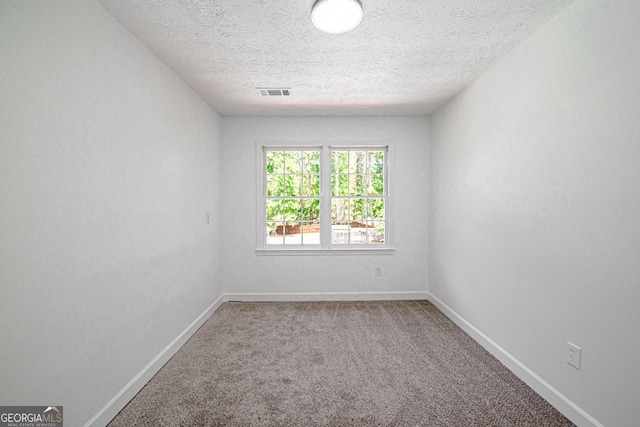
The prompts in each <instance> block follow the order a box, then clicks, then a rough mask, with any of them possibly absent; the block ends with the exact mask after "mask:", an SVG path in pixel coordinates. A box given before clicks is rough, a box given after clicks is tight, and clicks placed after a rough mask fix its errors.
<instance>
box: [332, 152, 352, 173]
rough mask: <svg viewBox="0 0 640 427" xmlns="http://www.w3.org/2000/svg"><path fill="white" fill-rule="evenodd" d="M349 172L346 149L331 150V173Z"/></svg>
mask: <svg viewBox="0 0 640 427" xmlns="http://www.w3.org/2000/svg"><path fill="white" fill-rule="evenodd" d="M347 172H349V152H348V151H332V152H331V173H332V174H335V173H347Z"/></svg>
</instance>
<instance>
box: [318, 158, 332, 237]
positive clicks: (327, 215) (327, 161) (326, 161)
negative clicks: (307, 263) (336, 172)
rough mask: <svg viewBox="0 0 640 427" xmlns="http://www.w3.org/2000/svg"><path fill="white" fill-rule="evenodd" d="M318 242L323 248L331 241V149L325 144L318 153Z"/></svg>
mask: <svg viewBox="0 0 640 427" xmlns="http://www.w3.org/2000/svg"><path fill="white" fill-rule="evenodd" d="M320 231H321V236H320V243H321V245H322V247H323V248H324V249H327V248H328V247H329V244H330V242H331V151H330V149H329V147H327V146H326V145H325V146H323V147H322V149H321V153H320Z"/></svg>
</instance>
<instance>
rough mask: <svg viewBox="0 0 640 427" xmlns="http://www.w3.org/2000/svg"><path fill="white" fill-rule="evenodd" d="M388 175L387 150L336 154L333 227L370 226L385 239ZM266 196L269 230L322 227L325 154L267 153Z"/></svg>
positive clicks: (333, 156)
mask: <svg viewBox="0 0 640 427" xmlns="http://www.w3.org/2000/svg"><path fill="white" fill-rule="evenodd" d="M384 173H385V171H384V151H382V150H352V149H349V150H332V151H331V196H332V198H331V223H332V224H351V223H361V224H365V225H366V226H367V227H370V230H374V229H375V230H377V233H374V234H377V235H378V236H380V237H379V239H381V240H384V221H385V218H384V212H385V206H384V199H383V198H381V197H380V196H383V195H384V185H385V183H384ZM266 195H267V200H266V216H267V217H266V220H267V226H268V227H269V228H271V229H275V228H276V227H277V226H278V225H283V224H289V225H291V224H312V223H319V221H320V151H319V150H308V151H305V150H283V151H267V153H266ZM379 241H380V240H379Z"/></svg>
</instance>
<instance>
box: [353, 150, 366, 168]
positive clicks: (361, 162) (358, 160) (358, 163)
mask: <svg viewBox="0 0 640 427" xmlns="http://www.w3.org/2000/svg"><path fill="white" fill-rule="evenodd" d="M365 166H366V156H365V152H364V151H349V173H363V172H364V171H365Z"/></svg>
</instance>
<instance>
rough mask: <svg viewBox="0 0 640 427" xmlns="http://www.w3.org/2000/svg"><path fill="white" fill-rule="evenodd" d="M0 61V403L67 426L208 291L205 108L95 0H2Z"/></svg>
mask: <svg viewBox="0 0 640 427" xmlns="http://www.w3.org/2000/svg"><path fill="white" fill-rule="evenodd" d="M0 64H1V65H0V139H1V141H0V203H1V207H0V227H1V232H0V319H1V326H0V342H1V345H0V361H1V362H0V384H2V386H0V404H1V405H9V404H12V405H52V404H53V405H63V406H64V414H65V425H69V426H77V425H81V424H82V423H84V422H86V421H87V420H88V419H89V418H91V417H92V416H93V415H94V414H96V413H97V412H98V411H99V410H100V408H102V406H103V405H104V404H105V403H107V401H109V399H111V398H112V397H113V396H114V395H115V394H116V393H117V392H118V391H119V390H120V389H121V388H122V387H123V386H125V384H127V383H128V382H129V381H130V380H131V379H132V378H133V377H134V376H135V375H136V374H137V373H138V372H140V370H141V369H142V368H143V367H144V366H145V365H147V363H149V362H150V361H151V360H152V358H153V357H155V356H156V355H158V353H159V352H160V351H161V350H162V349H163V348H164V347H165V346H166V345H167V344H169V343H170V342H171V341H172V340H173V339H174V338H176V336H177V335H178V334H179V333H180V332H182V331H183V330H184V329H185V328H186V327H187V326H188V325H189V324H190V323H191V322H192V321H194V319H196V317H197V316H198V315H200V314H201V313H202V312H203V311H204V310H205V309H206V308H207V307H208V306H209V305H210V304H211V303H212V302H213V301H214V300H215V299H216V298H217V297H218V296H219V295H221V293H222V286H221V284H220V282H219V280H217V278H216V276H217V270H218V269H219V264H218V262H217V260H218V246H217V243H216V242H217V239H215V236H216V229H217V227H216V225H215V224H216V223H217V221H218V218H217V215H218V205H217V203H216V200H218V199H219V197H220V195H219V194H218V190H217V185H218V184H219V180H220V166H219V156H218V150H219V143H220V138H221V136H220V117H219V116H218V115H217V113H215V112H214V111H213V110H212V109H211V108H210V107H209V106H208V105H207V104H206V103H204V102H203V101H202V100H201V99H200V98H199V97H198V96H196V95H195V94H194V93H193V92H192V91H191V90H190V89H189V88H188V87H187V86H186V85H185V84H184V83H183V82H182V81H181V80H179V79H178V78H177V77H176V76H175V75H174V74H173V72H172V71H171V70H169V69H168V68H167V67H166V66H164V65H163V64H162V63H160V62H159V61H158V59H157V58H156V57H155V56H154V55H153V54H152V53H151V52H150V51H148V50H147V49H146V48H145V47H144V46H143V45H142V44H141V43H140V42H139V41H138V40H137V39H135V38H134V37H133V36H132V35H131V34H130V33H128V32H127V31H126V30H124V29H123V28H122V27H121V26H120V25H119V24H118V22H117V21H116V20H115V19H114V18H113V17H112V16H111V15H109V13H107V12H106V11H105V10H104V9H103V8H102V7H101V6H100V5H99V4H97V3H96V2H95V1H86V0H65V1H55V2H54V1H48V0H42V1H36V0H29V1H2V2H1V3H0ZM205 211H211V212H212V213H213V219H212V222H213V224H212V225H210V226H207V225H205V221H204V213H205Z"/></svg>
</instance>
